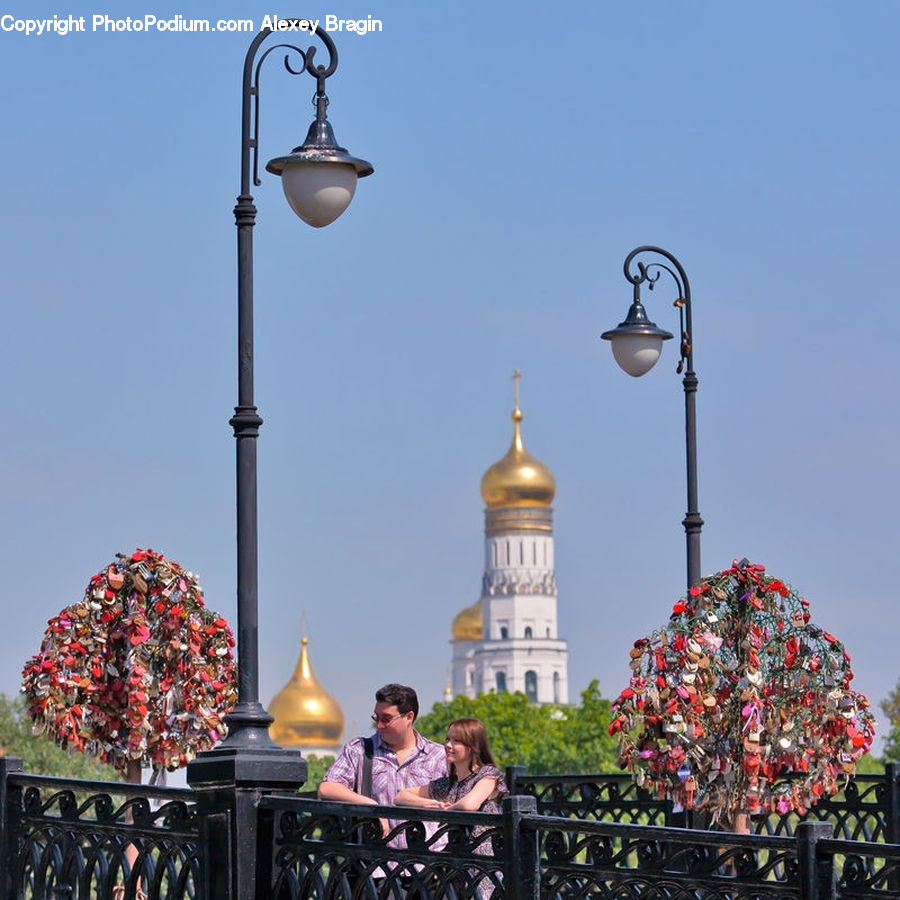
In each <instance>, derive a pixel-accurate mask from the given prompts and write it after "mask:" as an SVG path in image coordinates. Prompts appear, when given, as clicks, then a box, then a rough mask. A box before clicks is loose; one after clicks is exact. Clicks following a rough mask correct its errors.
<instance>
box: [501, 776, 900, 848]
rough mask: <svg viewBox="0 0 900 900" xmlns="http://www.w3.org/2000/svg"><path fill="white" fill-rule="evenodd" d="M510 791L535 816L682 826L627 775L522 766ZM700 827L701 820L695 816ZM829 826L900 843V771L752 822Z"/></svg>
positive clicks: (779, 827)
mask: <svg viewBox="0 0 900 900" xmlns="http://www.w3.org/2000/svg"><path fill="white" fill-rule="evenodd" d="M507 780H508V782H509V784H510V786H511V790H513V791H514V792H517V793H521V794H526V795H528V796H532V797H534V798H535V799H536V801H537V809H538V812H539V813H543V814H545V815H550V816H566V817H571V818H576V819H585V820H588V821H598V822H626V823H631V824H637V825H668V826H678V827H681V826H682V825H684V824H686V822H685V817H684V816H683V814H679V813H675V812H673V810H672V804H671V803H670V802H669V801H667V800H659V799H656V798H654V797H651V795H649V794H648V793H647V792H646V791H643V790H641V789H640V788H638V787H637V786H636V785H635V784H634V782H633V780H632V778H631V776H629V775H618V774H615V775H609V774H600V775H527V774H525V770H524V769H523V768H522V767H521V766H512V767H510V768H509V769H507ZM693 818H694V821H695V822H696V823H697V824H699V820H700V817H699V816H694V817H693ZM804 821H808V822H815V821H821V822H828V823H829V824H830V825H831V826H832V827H833V828H834V833H835V835H836V836H838V837H841V838H845V839H847V840H853V841H875V842H879V841H887V842H889V843H900V765H898V764H897V763H891V764H889V765H888V766H886V767H885V774H884V775H857V776H855V777H854V778H853V779H852V780H851V781H848V783H847V785H846V786H845V787H844V789H843V790H842V791H841V792H840V793H839V794H835V795H834V796H832V797H823V798H822V800H820V801H819V803H818V804H817V805H816V806H814V807H813V808H812V809H810V810H809V811H808V812H807V814H806V815H805V816H798V815H797V814H796V813H789V814H785V815H779V814H778V813H777V812H776V813H770V814H769V815H765V816H754V817H753V820H752V824H753V828H754V831H755V832H756V833H757V834H764V835H770V836H792V835H794V834H795V833H796V831H797V826H798V825H799V824H800V822H804Z"/></svg>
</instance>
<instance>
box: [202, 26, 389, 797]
mask: <svg viewBox="0 0 900 900" xmlns="http://www.w3.org/2000/svg"><path fill="white" fill-rule="evenodd" d="M293 24H294V25H295V26H296V27H299V25H300V20H296V21H295V22H294V23H293ZM271 34H278V32H272V31H271V30H269V29H265V30H263V31H261V32H260V33H259V34H258V35H257V36H256V37H255V38H254V40H253V42H252V43H251V44H250V48H249V50H248V51H247V57H246V59H245V61H244V78H243V94H242V116H241V193H240V196H239V197H238V198H237V206H235V208H234V217H235V221H236V224H237V229H238V241H237V264H238V405H237V406H236V407H235V410H234V416H233V417H232V418H231V420H230V422H229V424H230V425H231V426H232V427H233V428H234V436H235V438H236V452H237V650H238V701H237V705H236V706H235V707H234V710H233V711H232V712H231V714H230V715H229V716H228V718H227V722H228V737H227V738H226V739H225V740H224V741H223V742H222V744H220V745H219V746H218V747H216V748H215V749H213V750H209V751H206V752H205V753H201V754H200V755H199V756H198V757H197V759H196V760H194V761H192V762H191V763H190V764H189V766H188V782H189V783H190V784H191V785H192V786H207V785H219V784H221V785H232V786H234V785H254V786H256V787H263V788H264V787H266V786H277V785H284V786H290V785H293V786H294V787H296V785H297V784H299V783H302V782H303V781H305V779H306V762H305V760H303V758H302V756H301V754H300V753H299V752H298V751H295V750H284V749H282V748H280V747H277V746H276V745H275V744H274V743H273V742H272V740H271V738H270V737H269V730H268V729H269V725H270V724H271V722H272V717H271V716H270V715H269V714H268V713H267V712H266V710H265V708H264V707H263V705H262V704H261V703H260V702H259V640H258V600H257V589H258V571H257V556H258V554H257V549H258V534H257V515H256V511H257V493H256V439H257V437H258V436H259V426H260V425H261V424H262V419H261V418H260V417H259V415H258V413H257V410H256V406H255V405H254V401H253V226H254V224H255V221H256V207H255V206H254V204H253V197H252V196H251V194H250V180H251V173H252V179H253V184H254V185H259V184H260V183H261V182H260V180H259V177H258V172H259V144H258V135H259V73H260V69H261V67H262V64H263V62H264V61H265V59H266V57H267V56H268V55H269V54H270V53H272V52H273V51H274V50H283V51H285V57H284V66H285V68H286V69H287V71H288V72H290V73H291V74H292V75H302V74H303V73H304V72H308V73H309V74H310V75H312V77H313V78H315V80H316V91H315V95H314V98H313V102H314V104H315V108H316V117H315V120H314V121H313V123H312V125H310V127H309V132H308V133H307V135H306V140H305V141H304V142H303V143H302V144H301V145H300V146H299V147H295V148H294V149H293V150H292V151H291V152H290V153H289V154H287V155H286V156H280V157H277V158H276V159H273V160H271V161H270V162H269V163H268V164H267V165H266V169H267V170H268V171H269V172H272V173H274V174H276V175H280V176H281V183H282V187H283V188H284V194H285V197H286V198H287V201H288V203H289V204H290V206H291V208H292V209H293V210H294V212H295V213H297V215H298V216H299V217H300V218H301V219H303V221H304V222H307V223H308V224H310V225H312V226H313V227H316V228H321V227H322V226H324V225H328V224H330V223H331V222H333V221H334V220H335V219H337V218H338V216H340V215H341V213H342V212H343V211H344V210H345V209H346V208H347V206H348V205H349V203H350V200H351V199H352V198H353V193H354V191H355V190H356V182H357V179H358V178H363V177H364V176H366V175H371V174H372V172H373V168H372V166H371V165H370V164H369V163H368V162H366V161H365V160H362V159H357V158H356V157H353V156H351V155H350V154H349V153H347V151H346V150H345V149H344V148H343V147H340V146H338V144H337V141H336V140H335V137H334V132H333V131H332V129H331V124H330V122H329V121H328V119H327V115H326V112H327V108H328V97H327V96H326V94H325V81H326V79H327V78H328V77H329V76H331V75H332V74H333V73H334V71H335V69H336V68H337V63H338V57H337V50H336V48H335V46H334V43H333V42H332V40H331V38H330V37H329V36H328V34H327V33H326V32H324V31H323V30H322V29H321V28H316V31H315V34H316V36H317V37H318V38H319V39H320V40H321V41H322V43H323V44H324V45H325V49H326V50H327V51H328V60H327V64H317V63H316V48H315V47H309V48H308V49H307V50H301V49H300V48H299V47H296V46H294V45H292V44H284V43H279V44H274V45H273V46H271V47H269V48H268V49H267V50H266V51H265V52H264V53H262V54H261V56H260V57H259V59H258V60H257V58H256V56H257V52H258V50H259V48H260V45H261V44H262V43H263V42H264V41H265V40H266V38H268V37H269V36H270V35H271ZM298 62H299V63H302V64H300V65H297V63H298Z"/></svg>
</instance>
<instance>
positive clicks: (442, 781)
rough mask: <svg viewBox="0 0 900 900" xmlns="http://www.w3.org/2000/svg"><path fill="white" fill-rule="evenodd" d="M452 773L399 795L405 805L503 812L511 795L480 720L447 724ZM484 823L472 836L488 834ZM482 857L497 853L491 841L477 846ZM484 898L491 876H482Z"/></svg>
mask: <svg viewBox="0 0 900 900" xmlns="http://www.w3.org/2000/svg"><path fill="white" fill-rule="evenodd" d="M444 752H445V753H446V754H447V768H448V770H449V773H450V774H449V775H445V776H443V777H442V778H436V779H435V780H434V781H431V782H429V783H428V784H423V785H420V786H419V787H412V788H406V789H405V790H402V791H400V792H399V793H398V794H397V797H396V800H395V802H396V803H397V804H398V805H401V806H420V807H424V808H426V809H456V810H465V811H467V812H475V811H478V812H486V813H499V812H500V801H501V799H502V798H503V797H505V796H507V795H508V794H509V789H508V788H507V787H506V782H505V781H504V780H503V773H502V772H501V771H500V770H499V769H498V768H497V765H496V764H495V763H494V757H493V754H492V753H491V746H490V744H489V743H488V736H487V730H486V729H485V727H484V723H483V722H482V721H481V720H480V719H456V720H454V721H453V722H451V723H450V724H449V725H448V726H447V739H446V741H445V742H444ZM485 831H487V828H486V827H485V826H483V825H481V826H476V827H475V828H473V829H472V838H473V839H476V840H477V838H478V837H479V835H482V834H484V832H485ZM474 852H475V853H477V854H478V855H479V856H493V855H494V850H493V846H492V844H491V841H490V840H489V839H487V838H485V839H484V840H482V841H481V842H480V843H479V844H478V845H477V846H476V847H475V849H474ZM479 889H480V891H481V896H482V897H490V895H491V894H492V893H493V886H492V885H491V880H490V878H487V877H485V878H483V879H481V883H480V885H479Z"/></svg>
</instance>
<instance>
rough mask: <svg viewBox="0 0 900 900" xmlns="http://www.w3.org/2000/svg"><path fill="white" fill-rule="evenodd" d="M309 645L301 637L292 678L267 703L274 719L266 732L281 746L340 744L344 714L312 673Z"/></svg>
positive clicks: (305, 639)
mask: <svg viewBox="0 0 900 900" xmlns="http://www.w3.org/2000/svg"><path fill="white" fill-rule="evenodd" d="M308 644H309V638H306V637H304V638H303V639H302V641H301V647H300V659H299V660H298V662H297V668H296V669H294V674H293V675H292V676H291V680H290V681H289V682H288V683H287V684H286V685H285V686H284V687H283V688H282V689H281V691H280V692H279V693H278V694H276V695H275V697H274V699H273V700H272V702H271V703H270V704H269V713H270V715H272V716H273V717H274V719H275V721H274V722H273V723H272V724H271V725H270V726H269V734H270V735H271V737H272V740H273V741H274V742H275V743H276V744H280V745H281V746H282V747H304V746H316V747H321V746H323V745H324V746H328V745H334V746H335V747H339V746H340V741H341V736H342V735H343V733H344V714H343V712H342V711H341V708H340V706H339V705H338V702H337V700H335V699H334V697H332V696H331V694H329V693H328V691H326V690H325V689H324V688H323V687H322V685H320V684H319V682H318V680H317V679H316V676H315V675H314V674H313V670H312V666H310V664H309V650H308V648H307V645H308Z"/></svg>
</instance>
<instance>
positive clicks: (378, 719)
mask: <svg viewBox="0 0 900 900" xmlns="http://www.w3.org/2000/svg"><path fill="white" fill-rule="evenodd" d="M405 715H406V713H397V715H396V716H372V724H373V725H390V724H391V722H393V721H394V719H399V718H401V717H402V716H405Z"/></svg>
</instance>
